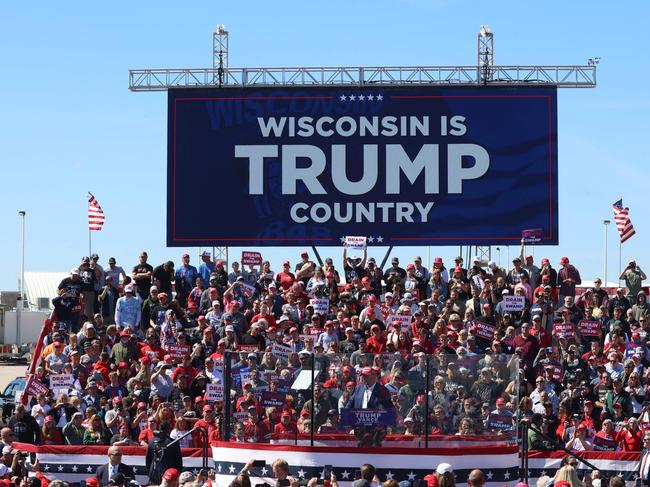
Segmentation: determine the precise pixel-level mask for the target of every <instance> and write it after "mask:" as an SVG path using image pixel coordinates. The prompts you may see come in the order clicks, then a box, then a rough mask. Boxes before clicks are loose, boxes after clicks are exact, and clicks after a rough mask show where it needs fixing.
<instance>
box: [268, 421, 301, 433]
mask: <svg viewBox="0 0 650 487" xmlns="http://www.w3.org/2000/svg"><path fill="white" fill-rule="evenodd" d="M297 432H298V426H297V425H296V423H294V422H293V421H290V422H289V424H288V425H286V426H285V425H284V424H282V423H279V424H276V425H275V428H273V433H275V434H276V435H280V434H291V435H295V434H296V433H297Z"/></svg>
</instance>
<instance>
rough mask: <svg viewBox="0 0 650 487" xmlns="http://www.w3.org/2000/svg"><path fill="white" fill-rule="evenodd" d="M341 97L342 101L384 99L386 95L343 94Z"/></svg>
mask: <svg viewBox="0 0 650 487" xmlns="http://www.w3.org/2000/svg"><path fill="white" fill-rule="evenodd" d="M340 99H341V101H356V100H359V101H366V100H368V101H375V100H377V101H382V100H383V99H384V95H341V96H340Z"/></svg>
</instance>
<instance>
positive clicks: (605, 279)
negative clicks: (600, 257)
mask: <svg viewBox="0 0 650 487" xmlns="http://www.w3.org/2000/svg"><path fill="white" fill-rule="evenodd" d="M609 224H610V221H609V220H603V226H604V227H605V259H604V265H605V269H604V271H603V281H605V287H607V282H608V281H607V226H608V225H609Z"/></svg>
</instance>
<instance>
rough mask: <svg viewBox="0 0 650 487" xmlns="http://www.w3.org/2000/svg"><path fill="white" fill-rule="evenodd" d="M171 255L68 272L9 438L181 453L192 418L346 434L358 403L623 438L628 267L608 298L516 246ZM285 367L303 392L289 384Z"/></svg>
mask: <svg viewBox="0 0 650 487" xmlns="http://www.w3.org/2000/svg"><path fill="white" fill-rule="evenodd" d="M180 260H181V262H180V264H178V265H177V264H175V263H174V262H173V261H167V262H164V263H162V264H160V265H157V266H156V267H153V266H152V265H151V264H149V263H148V256H147V253H146V252H142V253H141V254H140V257H139V262H138V263H137V264H136V265H135V266H133V268H132V270H131V272H126V271H125V270H124V269H123V268H122V267H120V266H118V265H117V263H116V261H115V259H114V258H109V259H108V265H106V266H105V267H102V266H101V265H100V263H99V256H98V255H96V254H93V255H91V256H89V257H84V258H83V259H82V261H81V262H80V264H79V265H78V267H75V268H74V269H72V271H71V272H70V276H69V277H67V278H65V279H64V280H63V281H62V282H61V283H60V285H59V288H58V295H57V296H56V297H55V298H54V299H53V300H52V303H53V306H54V312H53V315H52V319H51V320H50V322H49V326H50V327H51V331H50V333H49V334H48V336H47V338H46V340H45V343H44V345H45V346H44V348H43V349H42V351H41V353H40V357H39V358H40V364H39V365H38V367H37V368H36V372H35V376H34V378H35V380H37V381H38V382H40V383H41V384H43V385H44V386H45V387H47V388H48V389H49V390H50V391H51V392H50V394H45V393H43V394H35V395H34V396H32V397H30V401H31V402H30V403H29V404H27V405H26V406H23V405H18V406H17V408H16V411H15V413H14V414H13V415H12V416H11V417H9V418H5V419H6V421H7V429H9V431H10V432H13V434H14V437H15V441H21V442H27V443H34V444H41V445H56V444H67V445H114V446H128V445H143V446H144V445H149V444H150V443H151V442H152V440H154V439H155V438H156V434H158V433H157V432H159V431H160V430H161V426H163V425H164V428H163V429H165V430H166V431H167V432H168V437H169V439H170V440H173V439H175V438H181V437H182V438H181V439H180V440H179V443H180V446H181V447H198V446H202V444H203V442H204V441H206V440H205V439H204V437H203V435H201V434H199V433H198V432H195V434H190V435H185V434H186V433H187V432H188V431H190V430H191V429H192V428H194V427H196V426H202V427H203V428H205V430H206V431H207V432H208V435H207V441H209V442H210V443H211V444H215V442H220V441H232V442H269V441H273V440H276V439H277V440H282V439H287V438H297V437H299V436H300V435H303V434H306V435H311V434H312V433H313V434H318V435H356V437H357V438H358V439H359V438H362V437H360V436H359V434H358V433H359V428H358V427H357V425H354V424H352V425H351V424H349V422H348V421H349V418H348V417H347V416H348V415H347V414H346V411H347V410H358V409H373V410H383V411H391V412H394V414H393V415H392V416H390V415H389V417H388V419H387V421H386V423H385V425H384V426H383V428H381V429H382V435H386V434H387V435H394V436H395V437H399V438H402V439H404V438H408V437H412V438H418V437H421V435H424V434H427V435H430V436H431V437H434V438H435V437H437V436H445V435H454V436H467V437H472V436H500V437H503V436H504V435H505V436H508V435H511V434H515V433H516V431H515V430H516V426H515V425H517V424H520V423H521V421H519V420H521V419H524V418H525V419H526V420H527V421H529V422H530V423H531V424H532V425H533V426H532V427H531V428H530V429H529V430H528V433H527V434H528V440H529V441H528V444H529V447H530V448H531V449H555V448H557V447H558V445H559V446H562V447H565V448H568V449H570V450H577V451H580V450H592V449H595V450H609V451H614V450H625V451H633V450H641V449H642V447H643V441H644V440H643V434H644V433H643V432H644V430H645V429H646V427H647V426H648V425H650V407H649V406H650V395H648V396H646V390H647V382H648V380H647V377H648V376H649V375H650V372H649V371H648V368H647V365H648V364H649V363H650V362H649V360H650V350H649V349H648V346H647V343H648V341H649V340H650V336H648V332H649V331H650V304H649V303H648V302H647V298H646V294H645V292H644V291H643V289H642V281H643V279H645V274H644V272H643V271H642V270H641V268H640V267H639V266H638V265H637V264H636V262H634V261H631V262H630V263H629V265H628V266H627V267H626V269H625V270H624V272H623V273H622V275H621V276H620V277H621V280H622V281H624V282H625V285H624V287H621V288H619V289H616V290H615V291H613V292H612V291H610V292H608V290H606V289H603V288H602V287H601V281H600V280H599V279H595V281H594V285H593V287H589V288H584V287H580V286H581V282H582V281H581V276H580V273H579V271H578V269H577V268H576V267H574V265H573V264H572V263H571V262H570V260H569V259H568V258H567V257H563V258H562V259H561V260H560V263H559V264H560V268H559V269H556V268H554V266H553V264H552V263H551V262H550V261H549V260H548V259H542V260H541V262H540V264H539V266H537V265H536V263H535V261H534V258H533V256H532V255H526V252H525V248H524V246H523V244H522V249H521V256H519V257H516V258H515V259H513V261H512V267H511V268H508V269H504V268H501V267H499V266H498V265H497V264H496V263H495V262H493V261H490V262H481V261H480V260H479V259H478V258H475V259H472V262H471V263H469V264H468V265H464V262H463V259H462V258H461V257H457V258H456V259H455V261H454V262H453V263H452V264H451V265H449V266H448V264H446V263H445V262H443V260H442V259H441V258H440V257H436V258H435V259H434V261H433V262H432V265H431V266H430V267H429V266H428V265H425V264H423V262H422V259H421V257H419V256H416V257H414V259H413V260H412V262H408V263H406V265H405V266H404V267H402V266H401V265H400V261H399V259H397V258H395V257H393V258H392V259H391V261H390V265H389V266H388V267H387V268H380V267H379V266H378V265H377V262H376V261H375V259H374V258H372V257H368V255H367V251H363V252H359V255H349V253H348V252H344V256H343V261H342V262H341V265H342V267H341V268H339V267H338V266H337V264H335V263H334V262H333V260H332V259H331V258H327V259H325V260H324V261H323V262H318V263H317V262H314V261H313V260H312V258H311V256H310V255H309V253H308V252H303V253H302V254H301V255H300V259H299V261H298V262H294V264H293V265H292V263H291V262H290V261H288V260H287V261H284V262H283V263H282V268H281V269H278V270H276V271H274V270H271V266H270V263H269V262H267V261H264V262H261V263H256V264H249V265H247V266H243V265H240V264H239V263H238V262H232V263H231V265H230V269H228V268H227V264H226V263H224V262H222V261H220V260H217V261H213V260H212V258H211V255H210V253H208V252H203V254H202V255H201V261H202V262H201V263H200V265H199V266H198V267H195V266H193V265H192V264H191V262H190V256H189V254H183V255H182V256H181V259H180ZM319 260H320V258H319ZM305 370H308V371H313V373H312V372H310V374H311V375H312V376H313V377H315V382H314V385H313V387H311V386H310V385H309V384H308V385H307V389H304V388H298V389H296V388H294V381H295V379H296V378H297V377H298V375H299V374H300V372H302V371H305ZM225 371H229V373H228V374H225ZM646 397H648V399H647V400H646ZM226 403H227V404H226ZM226 414H227V416H226ZM648 427H650V426H648ZM365 428H366V429H365V430H363V431H362V432H364V431H365V432H366V433H367V427H365ZM2 441H3V442H5V443H6V444H7V445H10V442H7V441H6V440H5V438H4V437H3V438H2ZM360 441H362V440H360ZM370 444H372V441H371V443H370Z"/></svg>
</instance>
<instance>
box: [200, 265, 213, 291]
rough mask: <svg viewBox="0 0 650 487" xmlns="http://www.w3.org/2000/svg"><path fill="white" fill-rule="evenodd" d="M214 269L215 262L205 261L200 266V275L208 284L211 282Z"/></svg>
mask: <svg viewBox="0 0 650 487" xmlns="http://www.w3.org/2000/svg"><path fill="white" fill-rule="evenodd" d="M213 271H214V262H212V261H210V262H203V263H202V264H201V265H200V266H199V276H201V277H202V278H203V282H205V285H206V286H207V285H208V283H209V282H210V274H212V272H213Z"/></svg>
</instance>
